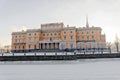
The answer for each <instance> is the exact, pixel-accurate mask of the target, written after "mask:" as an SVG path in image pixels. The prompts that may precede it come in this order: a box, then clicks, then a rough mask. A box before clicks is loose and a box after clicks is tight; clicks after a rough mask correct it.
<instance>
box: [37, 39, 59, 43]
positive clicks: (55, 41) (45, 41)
mask: <svg viewBox="0 0 120 80" xmlns="http://www.w3.org/2000/svg"><path fill="white" fill-rule="evenodd" d="M59 42H61V40H42V41H39V43H59Z"/></svg>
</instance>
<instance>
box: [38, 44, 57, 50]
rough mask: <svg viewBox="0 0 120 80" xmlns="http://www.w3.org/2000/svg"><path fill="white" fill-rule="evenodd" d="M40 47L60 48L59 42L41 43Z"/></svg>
mask: <svg viewBox="0 0 120 80" xmlns="http://www.w3.org/2000/svg"><path fill="white" fill-rule="evenodd" d="M39 45H40V49H59V43H40V44H39Z"/></svg>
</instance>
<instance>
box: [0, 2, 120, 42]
mask: <svg viewBox="0 0 120 80" xmlns="http://www.w3.org/2000/svg"><path fill="white" fill-rule="evenodd" d="M86 14H87V15H88V19H89V24H90V26H97V27H101V28H102V29H103V33H105V34H106V37H107V41H111V42H113V41H114V38H115V35H116V34H117V35H118V36H119V37H120V29H119V28H120V0H0V28H1V29H0V44H10V43H11V33H12V32H13V31H17V30H22V29H23V28H40V24H43V23H50V22H64V24H65V25H68V24H69V25H70V26H76V27H83V26H85V23H86V22H85V19H86Z"/></svg>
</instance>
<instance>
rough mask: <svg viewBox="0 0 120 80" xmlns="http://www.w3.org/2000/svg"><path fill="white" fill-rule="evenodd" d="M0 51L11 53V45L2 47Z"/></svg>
mask: <svg viewBox="0 0 120 80" xmlns="http://www.w3.org/2000/svg"><path fill="white" fill-rule="evenodd" d="M0 52H1V53H9V52H11V46H10V45H5V46H3V47H1V48H0Z"/></svg>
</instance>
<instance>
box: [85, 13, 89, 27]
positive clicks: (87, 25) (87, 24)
mask: <svg viewBox="0 0 120 80" xmlns="http://www.w3.org/2000/svg"><path fill="white" fill-rule="evenodd" d="M86 27H87V28H89V23H88V16H87V15H86Z"/></svg>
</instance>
